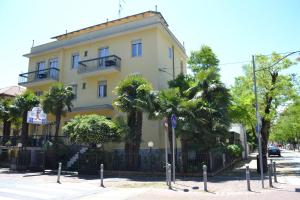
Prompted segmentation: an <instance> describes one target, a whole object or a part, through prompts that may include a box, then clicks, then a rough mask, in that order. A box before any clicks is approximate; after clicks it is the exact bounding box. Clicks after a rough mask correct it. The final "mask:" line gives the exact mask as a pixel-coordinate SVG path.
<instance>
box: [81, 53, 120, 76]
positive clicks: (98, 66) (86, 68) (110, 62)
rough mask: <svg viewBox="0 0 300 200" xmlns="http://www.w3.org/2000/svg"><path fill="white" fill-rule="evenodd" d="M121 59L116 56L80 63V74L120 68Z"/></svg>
mask: <svg viewBox="0 0 300 200" xmlns="http://www.w3.org/2000/svg"><path fill="white" fill-rule="evenodd" d="M120 66H121V58H120V57H118V56H116V55H111V56H105V57H100V58H94V59H90V60H83V61H80V62H79V67H78V73H79V74H80V73H86V72H94V71H98V70H103V69H107V68H111V67H117V68H120Z"/></svg>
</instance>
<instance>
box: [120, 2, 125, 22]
mask: <svg viewBox="0 0 300 200" xmlns="http://www.w3.org/2000/svg"><path fill="white" fill-rule="evenodd" d="M122 2H123V3H126V2H125V0H119V11H118V13H119V19H120V18H121V11H122V10H123V7H122Z"/></svg>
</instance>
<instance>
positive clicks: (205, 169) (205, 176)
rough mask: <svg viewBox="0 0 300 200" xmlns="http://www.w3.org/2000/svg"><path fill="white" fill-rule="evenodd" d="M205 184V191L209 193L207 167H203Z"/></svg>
mask: <svg viewBox="0 0 300 200" xmlns="http://www.w3.org/2000/svg"><path fill="white" fill-rule="evenodd" d="M203 184H204V191H207V166H206V165H203Z"/></svg>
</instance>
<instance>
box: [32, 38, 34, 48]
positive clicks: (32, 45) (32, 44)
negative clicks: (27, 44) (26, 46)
mask: <svg viewBox="0 0 300 200" xmlns="http://www.w3.org/2000/svg"><path fill="white" fill-rule="evenodd" d="M32 47H34V40H32V46H31V48H32Z"/></svg>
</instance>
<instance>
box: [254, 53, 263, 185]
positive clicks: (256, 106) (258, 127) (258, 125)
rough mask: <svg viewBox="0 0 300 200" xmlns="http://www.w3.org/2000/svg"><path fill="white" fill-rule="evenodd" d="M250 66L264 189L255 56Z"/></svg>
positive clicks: (261, 177)
mask: <svg viewBox="0 0 300 200" xmlns="http://www.w3.org/2000/svg"><path fill="white" fill-rule="evenodd" d="M252 66H253V85H254V94H255V112H256V128H255V131H256V135H257V137H258V146H259V168H260V179H261V187H262V188H264V170H263V160H262V159H263V156H262V146H261V133H260V119H259V112H258V111H259V110H258V101H257V88H256V69H255V56H254V55H252Z"/></svg>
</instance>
